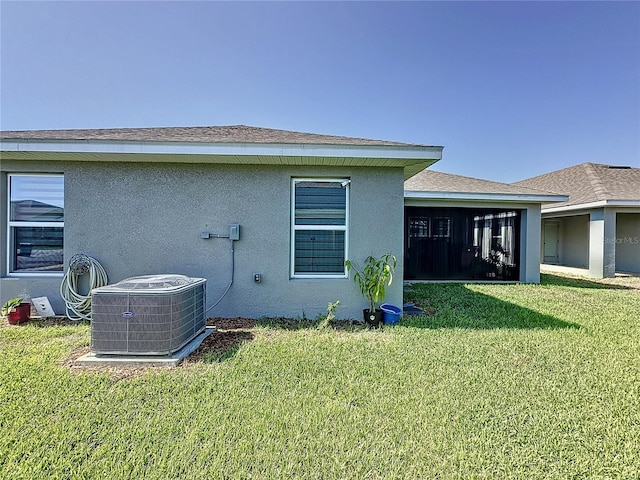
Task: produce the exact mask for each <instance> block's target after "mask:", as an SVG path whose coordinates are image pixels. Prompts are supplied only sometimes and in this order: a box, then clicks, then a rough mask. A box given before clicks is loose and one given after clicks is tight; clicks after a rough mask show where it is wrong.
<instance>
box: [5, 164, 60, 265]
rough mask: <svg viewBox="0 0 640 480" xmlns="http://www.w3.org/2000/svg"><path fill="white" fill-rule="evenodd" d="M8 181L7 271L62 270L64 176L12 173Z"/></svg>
mask: <svg viewBox="0 0 640 480" xmlns="http://www.w3.org/2000/svg"><path fill="white" fill-rule="evenodd" d="M8 181H9V188H8V191H9V208H8V214H9V215H8V217H9V218H8V227H9V228H8V229H7V230H8V237H9V238H8V242H7V245H8V247H9V251H8V266H9V272H8V273H9V274H14V275H15V274H42V273H61V272H62V271H63V266H64V261H63V239H64V177H63V176H62V175H45V174H43V175H36V174H9V175H8Z"/></svg>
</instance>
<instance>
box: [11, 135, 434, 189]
mask: <svg viewBox="0 0 640 480" xmlns="http://www.w3.org/2000/svg"><path fill="white" fill-rule="evenodd" d="M0 147H1V148H0V151H1V152H2V158H3V159H16V160H45V161H56V160H59V161H62V160H64V161H124V162H140V161H144V162H184V163H232V164H251V165H316V166H351V167H396V168H397V167H401V168H403V170H404V176H405V178H409V177H410V176H412V175H414V174H416V173H417V172H419V171H420V170H422V169H424V168H426V167H428V166H429V165H431V164H433V163H434V162H436V161H438V160H440V159H441V158H442V147H440V146H433V145H420V144H413V143H402V142H393V141H387V140H372V139H366V138H353V137H341V136H336V135H319V134H314V133H303V132H293V131H288V130H275V129H271V128H259V127H248V126H245V125H233V126H213V127H162V128H114V129H91V130H28V131H1V132H0Z"/></svg>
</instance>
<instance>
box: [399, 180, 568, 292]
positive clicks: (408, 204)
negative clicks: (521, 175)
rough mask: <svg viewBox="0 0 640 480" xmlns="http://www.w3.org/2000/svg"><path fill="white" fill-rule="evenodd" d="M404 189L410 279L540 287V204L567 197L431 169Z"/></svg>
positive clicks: (405, 240) (407, 268)
mask: <svg viewBox="0 0 640 480" xmlns="http://www.w3.org/2000/svg"><path fill="white" fill-rule="evenodd" d="M404 188H405V192H404V198H405V222H404V272H405V273H404V274H405V279H407V280H512V281H522V282H533V283H537V282H539V281H540V251H539V244H540V206H541V204H542V203H548V202H559V201H564V200H567V197H566V196H564V195H558V194H551V193H548V192H545V191H541V190H537V189H533V188H527V187H521V186H514V185H509V184H504V183H498V182H492V181H487V180H479V179H476V178H469V177H463V176H459V175H451V174H447V173H440V172H435V171H431V170H424V171H422V172H420V173H418V174H417V175H415V176H413V177H411V178H410V179H408V180H406V181H405V184H404Z"/></svg>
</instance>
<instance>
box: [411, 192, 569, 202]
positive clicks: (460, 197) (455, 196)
mask: <svg viewBox="0 0 640 480" xmlns="http://www.w3.org/2000/svg"><path fill="white" fill-rule="evenodd" d="M404 198H407V199H414V200H455V201H492V202H529V203H556V202H564V201H567V200H568V199H569V197H567V196H566V195H544V194H542V195H521V194H515V193H470V192H439V191H432V192H425V191H411V190H405V192H404Z"/></svg>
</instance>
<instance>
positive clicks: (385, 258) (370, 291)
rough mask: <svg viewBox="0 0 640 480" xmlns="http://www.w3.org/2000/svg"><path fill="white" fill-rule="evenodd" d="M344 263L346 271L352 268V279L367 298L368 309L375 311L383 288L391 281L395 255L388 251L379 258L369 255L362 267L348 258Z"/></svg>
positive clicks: (383, 295)
mask: <svg viewBox="0 0 640 480" xmlns="http://www.w3.org/2000/svg"><path fill="white" fill-rule="evenodd" d="M344 263H345V265H346V267H347V270H348V271H351V270H353V281H354V282H356V283H357V284H358V286H359V287H360V291H361V292H362V295H363V296H364V297H365V298H366V299H367V300H369V306H370V308H369V311H370V312H375V310H376V303H378V302H380V301H382V300H384V297H385V288H386V287H388V286H389V285H391V282H393V271H394V270H395V268H396V264H397V260H396V257H395V256H394V255H392V254H390V253H385V254H384V255H382V256H381V257H380V258H376V257H373V256H371V255H370V256H368V257H367V258H366V259H365V261H364V267H363V268H362V269H360V268H358V266H357V264H355V263H353V262H351V261H350V260H346V261H345V262H344Z"/></svg>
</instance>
